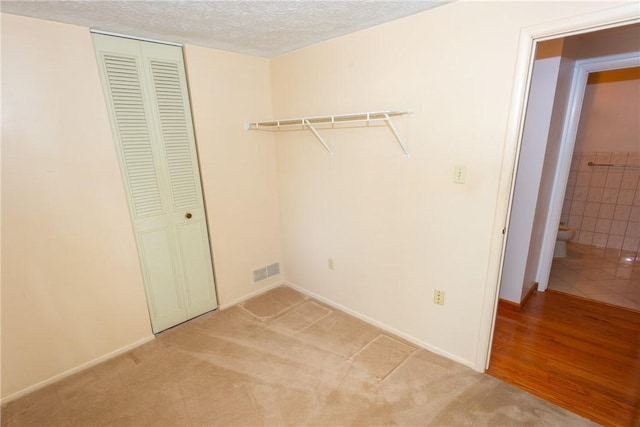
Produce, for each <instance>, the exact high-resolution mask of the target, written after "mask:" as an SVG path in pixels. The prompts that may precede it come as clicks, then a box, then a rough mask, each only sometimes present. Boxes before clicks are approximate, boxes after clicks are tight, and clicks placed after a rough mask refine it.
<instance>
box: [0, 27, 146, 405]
mask: <svg viewBox="0 0 640 427" xmlns="http://www.w3.org/2000/svg"><path fill="white" fill-rule="evenodd" d="M2 72H3V73H2V174H3V175H2V202H3V203H2V247H3V254H2V267H3V268H2V396H3V397H4V396H8V395H11V394H12V393H15V392H18V391H20V390H22V389H24V388H26V387H29V386H32V385H34V384H36V383H39V382H41V381H44V380H47V379H49V378H50V377H53V376H55V375H58V374H61V373H62V372H65V371H67V370H70V369H73V368H76V367H78V366H80V365H82V364H84V363H87V362H90V361H92V360H94V359H97V358H99V357H101V356H104V355H105V354H108V353H110V352H112V351H115V350H118V349H120V348H122V347H125V346H127V345H130V344H132V343H136V342H138V341H139V340H143V339H145V338H149V337H151V330H150V326H149V317H148V312H147V308H146V302H145V297H144V290H143V285H142V278H141V273H140V269H139V267H138V261H137V255H136V249H135V242H134V239H133V233H132V230H131V225H130V222H129V214H128V211H127V205H126V200H125V197H124V192H123V187H122V184H121V180H120V171H119V168H118V160H117V158H116V154H115V150H114V146H113V141H112V139H111V133H110V132H111V131H110V128H109V122H108V118H107V115H106V110H105V102H104V98H103V95H102V91H101V87H100V81H99V77H98V71H97V68H96V60H95V56H94V54H93V45H92V44H91V38H90V37H89V34H88V31H87V29H86V28H81V27H76V26H70V25H61V24H56V23H51V22H46V21H39V20H34V19H27V18H19V17H15V16H10V15H3V16H2Z"/></svg>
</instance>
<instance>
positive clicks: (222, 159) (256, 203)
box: [185, 46, 284, 308]
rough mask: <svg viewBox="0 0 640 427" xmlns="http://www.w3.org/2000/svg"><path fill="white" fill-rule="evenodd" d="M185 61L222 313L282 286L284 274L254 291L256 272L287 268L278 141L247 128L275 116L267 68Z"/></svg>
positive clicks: (202, 53) (220, 58)
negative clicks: (269, 267) (276, 265)
mask: <svg viewBox="0 0 640 427" xmlns="http://www.w3.org/2000/svg"><path fill="white" fill-rule="evenodd" d="M185 58H186V65H187V75H188V79H189V88H190V92H191V104H192V110H193V118H194V126H195V131H196V139H197V142H198V152H199V156H200V165H201V174H202V183H203V191H204V196H205V202H206V204H207V216H208V219H209V229H210V232H211V242H212V247H213V259H214V267H215V271H216V273H215V274H216V281H217V287H218V296H219V300H220V305H221V306H222V307H223V308H224V307H225V306H228V305H229V304H233V303H234V302H236V301H238V300H239V299H242V298H245V297H246V296H247V295H251V294H253V293H255V292H259V291H260V290H262V289H264V288H265V287H268V286H270V285H273V284H279V283H282V276H283V275H282V274H281V275H280V276H274V277H272V278H270V279H268V280H266V281H263V282H259V283H257V284H254V283H253V270H255V269H257V268H260V267H264V266H266V265H268V264H272V263H275V262H282V245H281V234H282V231H281V226H280V208H279V201H278V189H277V176H276V151H275V140H274V136H273V134H271V133H268V132H248V131H247V130H245V127H244V125H245V123H246V122H247V121H251V120H253V121H255V120H261V119H264V118H269V117H271V116H272V111H271V89H270V80H269V61H268V60H267V59H263V58H255V57H251V56H246V55H238V54H234V53H228V52H222V51H216V50H212V49H205V48H201V47H196V46H187V47H186V50H185ZM283 270H284V266H283V265H282V264H281V271H283Z"/></svg>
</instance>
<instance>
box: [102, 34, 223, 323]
mask: <svg viewBox="0 0 640 427" xmlns="http://www.w3.org/2000/svg"><path fill="white" fill-rule="evenodd" d="M93 38H94V45H95V48H96V55H97V58H98V63H99V68H100V71H101V77H102V83H103V88H104V92H105V96H106V98H107V104H108V108H109V112H110V115H111V121H112V129H113V133H114V138H115V140H116V149H117V152H118V156H119V159H120V164H121V170H122V175H123V181H124V183H125V188H126V193H127V198H128V202H129V209H130V213H131V218H132V222H133V226H134V232H135V234H136V242H137V244H138V254H139V258H140V263H141V266H142V271H143V276H144V282H145V289H146V293H147V304H148V306H149V313H150V318H151V324H152V329H153V331H154V332H159V331H162V330H164V329H166V328H168V327H171V326H174V325H176V324H178V323H181V322H183V321H185V320H188V319H189V318H192V317H194V316H197V315H199V314H202V313H204V312H207V311H210V310H213V309H215V308H216V307H217V301H216V294H215V283H214V280H213V268H212V264H211V253H210V249H209V237H208V231H207V224H206V218H205V211H204V202H203V199H202V188H201V185H200V174H199V168H198V162H197V153H196V148H195V138H194V135H193V125H192V123H191V112H190V106H189V99H188V93H187V87H186V77H185V73H184V64H183V59H182V51H181V49H180V48H178V47H175V46H167V45H160V44H155V43H148V42H141V41H137V40H129V39H122V38H116V37H110V36H103V35H96V34H94V35H93Z"/></svg>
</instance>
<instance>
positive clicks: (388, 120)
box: [384, 113, 411, 159]
mask: <svg viewBox="0 0 640 427" xmlns="http://www.w3.org/2000/svg"><path fill="white" fill-rule="evenodd" d="M384 121H385V123H386V124H387V126H389V130H390V131H391V133H392V134H393V136H394V137H395V138H396V141H398V144H400V148H402V151H404V157H405V159H408V158H409V157H411V156H410V155H409V151H408V150H407V146H406V145H404V142H402V138H400V135H398V131H397V130H396V127H395V126H394V125H393V122H392V121H391V117H389V114H388V113H384Z"/></svg>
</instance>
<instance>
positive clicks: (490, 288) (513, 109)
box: [475, 3, 640, 372]
mask: <svg viewBox="0 0 640 427" xmlns="http://www.w3.org/2000/svg"><path fill="white" fill-rule="evenodd" d="M638 22H640V15H639V14H638V7H637V4H635V3H628V4H624V5H621V6H617V7H613V8H611V9H604V10H598V11H595V12H591V13H587V14H584V15H579V16H574V17H569V18H565V19H560V20H557V21H552V22H548V23H544V24H540V25H535V26H530V27H525V28H522V29H521V31H520V40H519V43H518V53H517V57H516V67H515V72H514V81H513V89H512V94H511V104H510V110H509V116H508V121H507V132H506V137H505V143H504V147H503V157H502V165H501V170H500V177H499V182H498V195H497V196H498V197H497V202H496V214H495V217H494V223H493V228H492V231H493V236H494V237H493V240H492V242H491V248H490V253H489V265H488V272H487V276H486V281H485V290H484V296H483V302H482V307H481V309H482V313H481V318H480V325H479V336H478V342H477V348H476V360H475V367H476V370H477V371H480V372H484V371H485V370H486V369H487V368H488V365H489V360H490V356H491V344H492V341H493V331H494V326H495V320H496V313H497V307H498V294H499V291H500V281H501V280H502V267H503V263H504V256H505V248H506V245H505V242H506V237H507V236H506V228H507V224H508V221H509V217H510V214H511V208H512V202H513V189H514V184H515V177H516V168H517V159H518V156H519V152H520V146H521V143H522V131H523V127H524V118H525V113H526V106H527V101H528V96H529V88H530V85H531V76H532V70H533V63H534V60H535V47H536V44H537V43H538V42H541V41H545V40H551V39H556V38H561V37H568V36H572V35H577V34H583V33H589V32H594V31H599V30H604V29H608V28H615V27H621V26H624V25H629V24H634V23H638Z"/></svg>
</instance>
